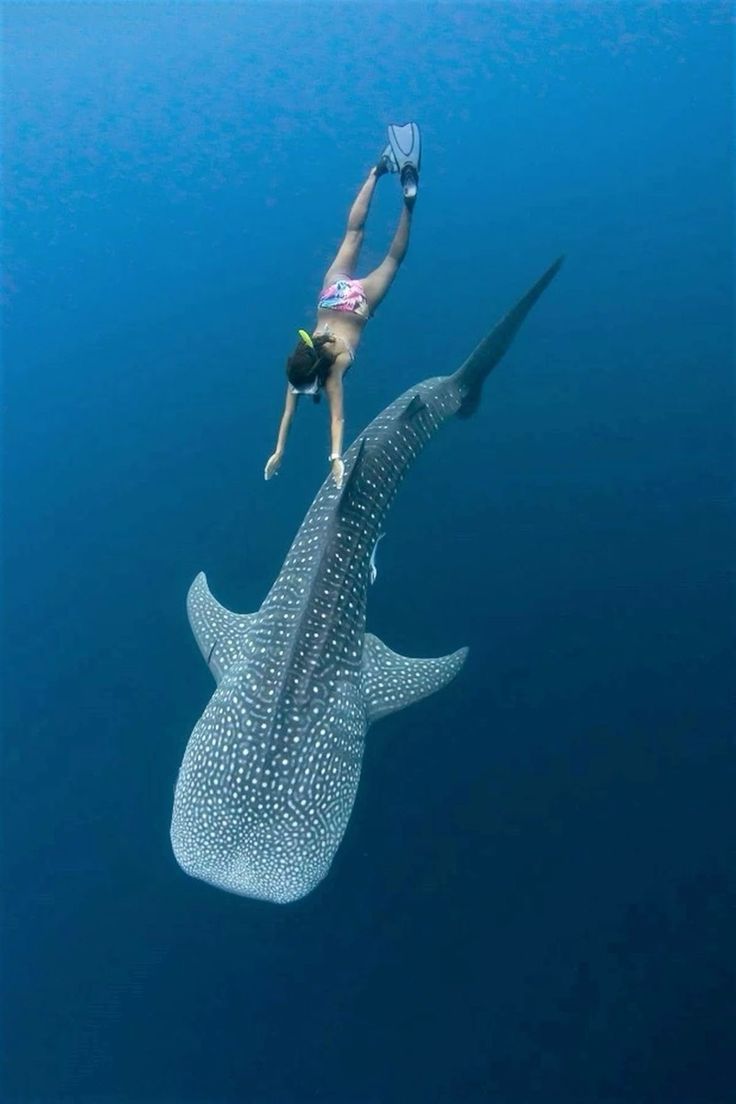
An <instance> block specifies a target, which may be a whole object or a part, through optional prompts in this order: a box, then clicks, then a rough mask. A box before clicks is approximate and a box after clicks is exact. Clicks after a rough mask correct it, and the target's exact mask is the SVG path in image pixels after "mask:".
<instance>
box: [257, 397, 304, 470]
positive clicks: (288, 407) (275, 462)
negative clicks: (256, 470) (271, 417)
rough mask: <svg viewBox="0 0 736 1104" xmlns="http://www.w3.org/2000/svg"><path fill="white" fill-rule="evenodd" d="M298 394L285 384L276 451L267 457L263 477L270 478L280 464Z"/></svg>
mask: <svg viewBox="0 0 736 1104" xmlns="http://www.w3.org/2000/svg"><path fill="white" fill-rule="evenodd" d="M298 398H299V396H298V395H295V394H294V392H293V391H292V390H291V389H290V388H289V387H288V386H287V388H286V399H285V400H284V412H283V414H282V415H281V421H280V422H279V433H278V437H277V438H276V451H275V452H274V454H273V456H271V457H269V459H268V463H267V464H266V470H265V472H264V473H263V474H264V478H266V479H271V477H272V476H274V475H276V473H277V472H278V470H279V465H280V464H281V458H282V457H283V455H284V448H285V447H286V438H287V437H288V436H289V428H290V426H291V421H292V418H293V417H294V411H295V410H296V403H297V399H298Z"/></svg>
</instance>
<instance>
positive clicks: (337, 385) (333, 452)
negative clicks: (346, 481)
mask: <svg viewBox="0 0 736 1104" xmlns="http://www.w3.org/2000/svg"><path fill="white" fill-rule="evenodd" d="M325 393H326V395H327V401H328V402H329V404H330V464H331V465H332V478H333V479H334V480H335V483H336V484H337V486H338V487H341V486H342V480H343V476H344V474H345V465H344V463H343V460H342V434H343V429H344V426H345V420H344V417H343V405H342V372H341V371H340V370H339V369H337V370H336V369H335V368H333V370H332V372H331V373H330V375H329V376H328V378H327V381H326V382H325Z"/></svg>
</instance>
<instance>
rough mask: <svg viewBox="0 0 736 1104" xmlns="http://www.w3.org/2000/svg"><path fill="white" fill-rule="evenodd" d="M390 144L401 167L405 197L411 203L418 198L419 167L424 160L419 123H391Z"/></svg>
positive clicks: (400, 177)
mask: <svg viewBox="0 0 736 1104" xmlns="http://www.w3.org/2000/svg"><path fill="white" fill-rule="evenodd" d="M388 144H389V145H390V147H391V151H392V153H393V155H394V159H395V161H396V164H397V165H398V169H399V180H400V181H401V187H402V190H403V192H404V199H405V200H406V202H407V203H408V204H409V205H411V204H413V203H414V201H415V199H416V198H417V189H418V187H419V169H420V167H421V161H422V136H421V134H420V133H419V126H418V125H417V123H404V124H403V125H400V124H398V123H391V125H390V126H389V128H388Z"/></svg>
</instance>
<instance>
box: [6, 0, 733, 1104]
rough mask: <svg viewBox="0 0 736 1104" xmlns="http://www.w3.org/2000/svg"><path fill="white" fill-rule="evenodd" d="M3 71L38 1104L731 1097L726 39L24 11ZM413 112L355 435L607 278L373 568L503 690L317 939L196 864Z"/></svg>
mask: <svg viewBox="0 0 736 1104" xmlns="http://www.w3.org/2000/svg"><path fill="white" fill-rule="evenodd" d="M3 39H4V45H3V48H2V50H3V78H2V80H3V93H4V101H5V105H4V108H5V109H4V115H5V119H4V128H5V138H4V168H5V172H4V176H5V180H4V196H3V199H4V230H3V252H4V264H3V321H4V345H3V657H4V658H3V720H4V724H3V739H2V758H3V767H2V790H3V795H2V796H3V812H2V862H3V903H2V952H1V953H2V964H3V969H2V1016H3V1025H2V1073H1V1075H0V1086H1V1088H2V1093H1V1095H2V1099H3V1100H5V1101H9V1102H10V1101H14V1102H23V1104H26V1102H28V1104H31V1102H33V1104H46V1102H51V1101H65V1102H71V1101H74V1102H76V1101H85V1102H90V1104H92V1102H97V1101H105V1102H107V1104H113V1102H119V1101H126V1102H131V1104H148V1102H156V1104H164V1102H167V1104H168V1102H183V1101H190V1100H191V1101H194V1100H197V1101H202V1102H205V1101H206V1102H208V1104H209V1102H212V1104H214V1102H226V1101H227V1102H230V1101H233V1102H235V1101H238V1102H244V1104H292V1102H294V1104H300V1102H302V1101H325V1102H332V1104H394V1102H396V1104H399V1102H401V1104H415V1102H416V1104H445V1102H456V1101H457V1102H461V1101H470V1102H480V1101H494V1102H497V1104H526V1102H527V1101H531V1100H539V1101H545V1102H551V1104H573V1102H574V1104H582V1102H585V1104H589V1102H606V1104H614V1102H627V1104H629V1102H630V1104H650V1102H656V1104H674V1102H680V1101H681V1102H688V1104H696V1102H698V1104H700V1102H702V1104H722V1102H725V1101H726V1100H728V1099H730V1096H731V1091H732V1054H733V1052H734V1047H735V1046H736V1039H734V1017H733V998H734V988H735V987H734V940H733V923H732V917H733V905H734V881H733V848H732V840H733V829H734V824H733V815H732V812H731V809H730V805H731V804H732V801H733V792H734V788H733V784H734V770H733V746H732V743H731V737H732V730H733V711H732V703H731V701H730V697H729V677H730V676H731V675H732V670H733V663H732V659H733V655H732V644H733V607H732V604H731V591H730V588H729V574H728V573H729V571H730V565H731V562H732V551H733V528H732V521H733V448H732V445H733V441H732V436H733V395H732V378H731V373H732V366H733V365H732V358H733V322H732V294H733V266H732V261H733V233H732V223H731V204H732V186H733V184H732V181H733V176H732V172H733V150H732V135H731V117H730V110H731V100H732V92H733V88H732V78H733V73H732V53H731V51H732V28H731V25H730V8H729V6H728V5H726V4H720V3H715V2H714V3H692V4H688V3H682V4H679V3H652V4H629V3H624V4H613V3H609V4H603V5H599V4H594V3H590V4H580V3H561V4H556V5H552V4H537V3H534V4H531V3H518V4H510V3H509V4H505V5H479V4H463V5H456V4H449V3H448V4H436V5H432V6H427V5H419V4H416V5H415V4H409V3H407V4H382V3H373V4H364V5H347V4H332V3H322V4H307V3H305V4H300V5H298V6H297V5H296V4H280V3H268V4H220V3H211V4H194V3H192V4H189V3H187V4H184V3H179V4H174V3H157V4H153V3H149V4H143V3H122V2H121V3H111V4H103V3H84V4H74V3H63V4H42V3H41V4H36V3H34V4H25V3H15V4H12V3H11V4H6V5H5V8H4V29H3ZM410 118H415V119H418V120H419V121H420V123H421V125H422V128H423V135H424V143H425V147H424V160H423V171H422V184H421V194H420V199H419V202H418V205H417V209H416V216H415V219H414V232H413V238H412V243H411V249H410V253H409V256H408V258H407V260H406V263H405V266H404V268H403V269H402V271H401V272H400V274H399V277H398V279H397V281H396V284H395V286H394V288H393V289H392V291H391V293H390V295H389V297H388V299H387V300H386V302H385V304H384V305H383V306H382V308H381V310H380V312H379V315H378V317H377V318H376V319H375V321H373V322H371V323H370V326H369V329H368V331H367V333H366V337H365V340H364V342H363V345H362V346H361V350H360V354H359V360H358V362H357V363H356V366H355V368H354V369H353V371H352V373H351V376H350V378H349V380H348V383H347V422H348V424H347V434H346V436H347V438H348V439H350V438H351V437H352V436H353V435H354V434H355V433H356V432H357V431H358V430H359V429H360V428H361V427H362V426H363V425H364V424H365V423H366V422H367V421H368V420H369V419H370V418H372V417H373V416H374V415H375V414H376V413H377V412H378V411H379V410H380V409H381V407H382V406H384V405H385V404H386V403H387V402H389V401H390V400H391V399H393V398H394V397H395V396H396V395H397V394H398V393H399V392H401V391H403V390H404V389H406V388H407V387H408V386H410V384H411V383H412V382H414V381H416V380H418V379H422V378H424V377H426V376H429V375H436V374H441V373H442V372H444V371H449V370H451V369H453V368H454V367H456V366H457V365H458V364H459V363H460V361H461V360H462V359H463V358H464V357H465V356H466V355H467V353H468V352H469V351H470V349H471V348H472V347H473V346H474V344H475V343H476V341H477V340H478V339H479V338H480V337H481V336H482V335H483V334H484V333H485V332H486V331H487V330H488V329H489V328H490V326H491V325H492V324H493V322H494V321H495V320H496V319H497V318H498V317H499V316H500V315H501V314H502V313H503V312H504V311H505V310H506V309H507V308H508V307H509V306H510V305H511V304H512V302H513V301H514V300H515V299H516V297H517V296H518V295H519V294H521V292H523V291H524V290H525V289H526V287H527V286H528V285H529V284H530V283H531V282H532V281H533V280H534V279H535V278H536V277H537V276H538V275H539V274H540V273H541V271H542V270H543V269H544V268H545V267H546V266H547V264H548V263H550V261H551V260H552V259H553V258H554V257H555V256H556V255H557V254H558V253H560V252H563V251H564V252H565V253H566V254H567V261H566V265H565V267H564V269H563V271H562V273H561V275H560V276H559V277H558V279H557V281H556V282H555V284H554V285H553V286H552V287H551V289H550V290H549V291H548V292H547V293H546V295H545V297H544V298H543V300H542V301H541V302H540V304H539V305H538V306H537V308H535V311H534V313H533V314H532V316H531V317H530V318H529V320H528V321H527V323H526V325H525V327H524V330H523V331H522V333H521V334H520V336H519V338H518V340H517V342H516V344H515V345H514V347H513V349H512V350H511V352H510V353H509V354H508V356H507V358H506V360H505V361H504V363H503V364H502V365H501V366H500V367H499V369H498V370H497V372H495V373H494V375H493V377H492V379H491V380H490V381H489V385H488V386H487V388H486V394H485V396H484V401H483V404H482V407H481V410H480V411H479V413H478V414H477V416H476V417H475V418H474V419H472V420H471V421H468V422H463V423H457V424H454V425H452V426H450V427H449V428H448V429H447V430H445V431H444V432H443V435H441V436H440V437H438V439H437V440H436V441H435V442H433V443H432V445H431V446H430V448H429V449H428V451H427V453H426V455H424V456H423V457H422V458H421V461H420V462H419V464H418V465H417V468H416V470H415V471H413V472H412V473H411V476H410V477H409V479H408V480H407V483H406V485H405V486H404V488H403V489H402V491H401V493H400V496H399V498H398V500H397V503H396V506H395V508H394V511H393V514H392V515H391V518H390V525H389V528H388V534H387V536H386V539H385V540H384V541H383V542H382V544H381V547H380V555H379V570H380V574H379V578H378V582H377V585H376V586H375V587H374V588H373V591H372V594H371V597H370V603H369V626H370V628H371V629H372V630H373V631H375V632H377V633H378V634H379V635H380V636H381V637H382V638H383V639H384V640H386V642H387V643H388V644H389V645H391V646H392V647H394V648H396V649H397V650H398V651H401V652H404V653H406V654H409V655H432V654H441V653H444V652H447V651H450V650H452V649H454V648H455V647H458V646H460V645H462V644H468V645H470V648H471V654H470V659H469V662H468V664H467V666H466V668H465V670H464V671H463V673H462V674H461V676H460V677H459V678H458V679H457V680H456V681H455V682H454V683H453V684H452V685H451V686H450V687H449V688H448V689H447V690H445V691H444V692H442V693H441V694H439V695H437V696H436V697H434V698H431V699H429V700H427V701H425V702H423V703H421V704H420V705H418V706H415V707H414V708H412V709H411V710H409V711H406V712H404V713H400V714H397V715H395V716H394V717H392V718H390V719H388V720H386V721H384V722H382V723H381V725H380V726H378V727H376V728H375V729H374V730H373V731H372V733H371V735H370V739H369V743H368V747H367V752H366V759H365V765H364V772H363V778H362V782H361V788H360V792H359V796H358V801H357V804H356V809H355V812H354V815H353V819H352V822H351V824H350V827H349V830H348V833H347V835H346V838H345V841H344V844H343V846H342V848H341V850H340V852H339V855H338V858H337V861H336V863H335V865H334V868H333V870H332V873H331V874H330V876H329V878H328V879H327V881H326V882H325V883H323V885H322V886H321V887H320V888H319V889H318V890H317V891H316V892H315V893H314V894H312V895H311V896H310V897H308V898H306V899H305V900H304V901H303V902H300V903H298V904H296V905H292V906H289V907H285V908H283V907H277V906H273V905H268V904H263V903H259V902H255V901H249V900H245V899H241V898H237V897H235V896H230V895H227V894H224V893H221V892H218V891H217V890H214V889H212V888H210V887H208V886H206V885H204V884H203V883H199V882H196V881H194V880H191V879H189V878H187V877H186V876H185V875H184V874H183V873H182V872H181V871H180V870H179V868H178V867H177V865H176V863H175V861H174V859H173V856H172V854H171V850H170V846H169V840H168V825H169V818H170V813H171V802H172V791H173V784H174V781H175V778H176V772H177V769H178V765H179V762H180V759H181V755H182V752H183V749H184V746H185V743H186V740H187V737H188V735H189V732H190V731H191V728H192V726H193V725H194V723H195V721H196V719H197V717H198V716H199V714H200V713H201V711H202V709H203V708H204V705H205V704H206V701H207V699H208V698H209V695H210V692H211V679H210V675H209V673H208V671H207V670H206V669H205V667H204V664H203V663H202V662H201V659H200V656H199V654H198V652H197V650H196V647H195V645H194V642H193V640H192V639H191V635H190V633H189V629H188V626H187V622H186V617H185V612H184V597H185V594H186V590H187V588H188V586H189V583H190V581H191V579H192V578H193V576H194V575H195V574H196V572H197V571H199V570H200V569H205V570H206V571H207V573H208V576H209V579H210V583H211V585H212V588H213V590H214V592H215V593H216V595H217V596H218V598H219V599H220V600H221V601H222V602H223V603H225V604H226V605H228V606H229V607H231V608H234V609H238V610H252V609H256V608H257V607H258V606H259V604H260V602H261V601H262V599H263V597H264V596H265V594H266V591H267V589H268V587H269V586H270V584H271V582H272V580H273V578H274V576H275V574H276V572H277V571H278V569H279V567H280V564H281V562H282V559H283V557H284V554H285V552H286V550H287V548H288V545H289V543H290V541H291V539H292V537H293V535H294V533H295V531H296V529H297V527H298V525H299V523H300V522H301V519H302V516H303V514H304V512H305V510H306V508H307V506H308V504H309V502H310V501H311V498H312V496H313V494H314V493H315V491H316V489H317V487H318V485H319V483H320V482H321V480H322V479H323V478H324V476H325V474H326V452H327V434H326V420H325V407H324V405H323V406H322V407H314V408H313V407H311V405H310V406H309V407H308V408H307V409H306V410H304V411H300V412H299V418H298V422H297V424H296V426H295V429H294V432H293V434H292V438H291V441H290V443H289V448H288V452H287V455H286V458H285V461H284V465H283V470H282V474H281V475H280V477H279V479H278V480H275V481H273V482H271V483H265V482H264V481H263V476H262V471H263V465H264V463H265V460H266V458H267V457H268V455H269V454H270V451H271V449H272V445H273V441H274V437H275V432H276V424H277V418H278V415H279V411H280V404H281V399H282V391H283V363H284V358H285V356H286V355H287V353H288V352H289V351H290V348H291V346H292V345H293V340H294V331H295V329H296V328H297V327H298V326H301V325H309V324H310V322H311V320H312V317H313V315H312V311H313V306H314V301H315V296H316V293H317V290H318V287H319V281H320V278H321V276H322V273H323V271H324V268H325V266H326V263H327V262H328V261H329V259H330V258H331V255H332V253H333V251H334V249H335V247H336V245H337V243H338V241H339V239H340V236H341V232H342V228H343V220H344V217H345V213H346V211H347V208H348V206H349V204H350V201H351V199H352V196H353V193H354V190H355V189H356V187H357V186H358V184H359V183H360V182H361V180H362V178H363V176H364V174H365V173H366V171H367V169H368V168H369V166H370V165H371V163H372V162H373V161H374V160H375V158H376V156H377V154H378V153H379V152H380V149H381V146H382V141H383V134H384V131H385V126H386V124H387V123H388V122H390V121H404V120H406V119H410ZM399 208H400V199H399V194H398V190H397V188H396V184H395V180H393V179H388V180H386V181H381V182H380V186H379V189H378V194H377V197H376V201H375V204H374V208H373V210H372V212H371V219H370V224H369V232H368V241H367V243H366V247H365V265H364V269H367V268H369V267H372V266H373V265H374V264H375V263H376V262H377V261H378V260H379V259H380V257H381V256H382V254H383V251H384V250H385V248H386V244H387V242H388V240H389V237H390V234H391V232H392V229H393V225H394V223H395V220H396V218H397V215H398V212H399ZM729 840H730V841H731V843H729ZM729 920H730V921H731V922H730V923H729Z"/></svg>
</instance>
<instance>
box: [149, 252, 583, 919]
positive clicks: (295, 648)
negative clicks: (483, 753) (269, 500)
mask: <svg viewBox="0 0 736 1104" xmlns="http://www.w3.org/2000/svg"><path fill="white" fill-rule="evenodd" d="M561 263H562V259H561V258H560V260H558V261H556V262H555V264H553V265H552V266H551V267H550V268H549V269H548V270H547V272H546V273H545V274H544V275H543V276H542V277H541V279H540V280H539V281H538V282H537V283H536V284H535V285H534V286H533V287H532V288H531V289H530V291H528V292H527V294H526V295H525V296H524V297H523V298H522V299H521V300H520V301H519V302H518V303H517V304H516V306H515V307H514V308H513V309H512V310H511V311H510V312H509V314H507V315H506V316H505V318H503V319H502V321H501V322H500V323H499V324H498V326H496V328H495V329H494V330H493V331H492V332H491V333H490V334H489V335H488V337H486V338H485V340H484V341H482V342H481V344H480V345H479V346H478V348H477V349H476V350H475V352H474V353H473V354H472V356H470V357H469V358H468V360H467V361H466V362H465V363H464V364H463V365H462V366H461V367H460V368H459V369H458V370H457V371H456V372H455V373H454V374H453V375H451V376H440V377H437V378H435V379H428V380H425V381H424V382H423V383H419V384H417V385H416V386H415V387H412V388H411V389H410V390H409V391H407V392H406V393H405V394H403V395H402V396H401V397H400V398H398V399H396V400H395V402H393V403H391V405H390V406H388V407H386V409H385V410H384V411H382V413H381V414H379V415H378V417H377V418H375V419H374V420H373V421H372V422H371V423H370V425H369V426H368V427H367V428H366V429H365V430H364V431H363V432H362V433H361V434H360V435H359V436H358V438H357V439H356V440H355V442H354V443H353V445H352V446H351V447H350V449H349V450H348V452H347V454H346V456H345V470H346V479H345V483H344V485H343V487H342V488H341V489H338V488H337V487H336V486H335V484H334V482H333V480H332V479H331V478H328V479H327V480H326V481H325V483H324V484H323V485H322V487H321V489H320V491H319V493H318V494H317V497H316V498H315V500H314V502H313V503H312V506H311V507H310V509H309V511H308V513H307V515H306V517H305V519H304V521H303V523H302V526H301V528H300V529H299V532H298V533H297V536H296V539H295V540H294V543H293V544H292V546H291V549H290V550H289V553H288V555H287V557H286V560H285V561H284V564H283V567H282V568H281V571H280V573H279V575H278V578H277V579H276V581H275V583H274V585H273V587H272V588H271V590H270V592H269V594H268V596H267V598H266V600H265V602H264V603H263V605H262V606H261V608H260V610H259V611H258V613H255V614H235V613H231V612H230V611H229V610H227V609H225V608H224V607H223V606H221V605H220V604H219V603H218V602H217V601H216V600H215V599H214V598H213V597H212V595H211V594H210V591H209V589H208V587H207V581H206V579H205V576H204V575H203V574H201V573H200V574H199V575H198V576H197V578H196V579H195V580H194V582H193V584H192V586H191V588H190V591H189V595H188V599H187V610H188V614H189V620H190V624H191V626H192V630H193V632H194V635H195V638H196V640H197V643H198V644H199V647H200V649H201V651H202V654H203V656H204V658H205V660H206V662H207V664H208V665H209V667H210V670H211V671H212V673H213V675H214V677H215V680H216V682H217V689H216V690H215V692H214V694H213V695H212V698H211V699H210V702H209V704H208V705H207V708H206V709H205V711H204V713H203V714H202V717H201V718H200V720H199V721H198V723H197V725H196V727H195V729H194V731H193V732H192V735H191V737H190V739H189V743H188V744H187V748H186V751H185V753H184V759H183V762H182V765H181V768H180V771H179V777H178V779H177V783H176V791H175V797H174V810H173V817H172V822H171V843H172V847H173V850H174V854H175V856H176V859H177V861H178V862H179V864H180V866H181V867H182V868H183V869H184V870H185V871H186V872H187V873H188V874H191V875H192V876H193V877H196V878H201V879H202V880H203V881H205V882H209V883H210V884H211V885H214V886H218V887H219V888H221V889H225V890H228V891H230V892H231V893H237V894H241V895H243V896H247V897H257V898H261V899H263V900H267V901H273V902H276V903H286V902H289V901H296V900H298V899H299V898H300V897H304V896H305V895H306V894H307V893H309V892H311V890H313V889H314V888H315V886H316V885H318V883H319V882H320V881H321V880H322V879H323V878H324V877H325V875H326V874H327V872H328V870H329V869H330V865H331V863H332V860H333V858H334V856H335V852H336V851H337V848H338V847H339V845H340V841H341V840H342V837H343V834H344V832H345V829H346V827H347V824H348V821H349V819H350V814H351V811H352V808H353V803H354V801H355V795H356V791H357V787H358V782H359V779H360V770H361V764H362V759H363V750H364V746H365V736H366V732H367V730H368V727H369V726H370V725H371V724H372V723H373V722H374V721H376V720H378V718H380V717H383V716H386V715H387V714H388V713H392V712H394V711H396V710H398V709H403V708H404V707H405V706H407V705H410V704H411V703H412V702H415V701H419V700H420V699H421V698H424V697H427V696H428V695H429V694H432V693H434V691H435V690H438V689H440V688H441V687H442V686H444V685H445V684H446V683H447V682H449V681H450V680H451V679H452V678H453V677H454V676H455V675H456V674H457V672H458V671H459V670H460V668H461V666H462V664H463V662H464V660H465V656H466V654H467V649H462V650H460V651H457V652H454V653H453V654H452V655H448V656H444V657H441V658H439V659H409V658H406V657H403V656H399V655H396V653H394V652H392V651H391V650H390V649H389V648H387V647H386V645H385V644H383V643H382V642H381V641H380V640H378V639H377V637H375V636H373V635H372V634H370V633H366V631H365V620H366V597H367V590H368V584H369V576H370V563H371V555H372V552H373V549H374V547H375V544H376V541H377V540H378V538H379V536H380V534H381V532H382V526H383V521H384V518H385V515H386V513H387V511H388V509H389V507H390V505H391V503H392V501H393V498H394V495H395V493H396V491H397V489H398V486H399V484H400V483H401V480H402V479H403V477H404V475H405V474H406V472H407V471H408V470H409V468H410V467H411V465H412V463H413V462H414V460H415V459H416V457H417V455H418V454H419V453H420V452H421V450H422V449H423V448H424V446H425V445H426V444H427V442H428V441H429V440H430V438H431V437H433V436H434V434H435V432H436V431H437V430H438V429H439V427H440V426H441V425H442V424H443V423H444V422H446V421H447V420H448V419H449V418H451V417H453V416H454V415H456V414H459V415H460V416H461V417H462V416H467V415H468V414H470V413H472V412H473V411H474V410H475V408H476V407H477V405H478V402H479V399H480V392H481V388H482V385H483V381H484V379H485V378H486V376H487V375H488V373H489V372H490V371H491V369H492V368H493V367H494V366H495V364H497V363H498V361H499V360H500V359H501V357H502V356H503V354H504V353H505V352H506V349H507V348H508V346H509V345H510V343H511V341H512V340H513V338H514V336H515V334H516V332H517V330H518V329H519V327H520V325H521V323H522V322H523V320H524V318H525V317H526V314H527V313H528V311H529V310H530V309H531V307H532V306H533V305H534V303H535V302H536V300H537V299H538V298H539V296H540V295H541V294H542V292H543V291H544V290H545V288H546V287H547V285H548V284H549V283H550V282H551V280H552V279H553V278H554V276H555V275H556V273H557V271H558V270H559V267H560V264H561Z"/></svg>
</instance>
